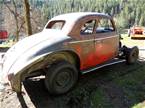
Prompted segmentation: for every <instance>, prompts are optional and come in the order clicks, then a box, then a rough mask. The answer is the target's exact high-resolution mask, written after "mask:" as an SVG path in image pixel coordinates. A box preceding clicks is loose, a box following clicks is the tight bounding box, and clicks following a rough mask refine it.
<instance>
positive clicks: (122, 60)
mask: <svg viewBox="0 0 145 108" xmlns="http://www.w3.org/2000/svg"><path fill="white" fill-rule="evenodd" d="M125 61H126V60H125V59H113V60H110V61H108V62H105V63H103V64H100V65H97V66H96V67H94V68H90V69H87V70H83V71H81V73H82V74H86V73H89V72H92V71H95V70H97V69H100V68H103V67H106V66H110V65H113V64H117V63H122V62H125Z"/></svg>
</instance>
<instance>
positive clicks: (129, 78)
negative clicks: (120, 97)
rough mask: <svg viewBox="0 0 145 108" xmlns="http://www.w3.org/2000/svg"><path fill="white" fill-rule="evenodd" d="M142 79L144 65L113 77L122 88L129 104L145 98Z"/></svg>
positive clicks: (144, 75)
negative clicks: (115, 77)
mask: <svg viewBox="0 0 145 108" xmlns="http://www.w3.org/2000/svg"><path fill="white" fill-rule="evenodd" d="M144 80H145V66H143V67H140V68H139V69H136V70H134V71H132V72H131V73H129V74H126V75H124V76H121V77H119V78H117V79H115V80H114V82H115V83H116V84H117V85H119V86H120V87H121V88H122V89H123V92H124V95H125V97H126V98H127V99H128V100H129V101H130V103H129V104H134V103H137V102H140V101H142V100H144V99H145V86H144V84H142V83H143V81H144Z"/></svg>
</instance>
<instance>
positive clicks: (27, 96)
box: [0, 40, 145, 108]
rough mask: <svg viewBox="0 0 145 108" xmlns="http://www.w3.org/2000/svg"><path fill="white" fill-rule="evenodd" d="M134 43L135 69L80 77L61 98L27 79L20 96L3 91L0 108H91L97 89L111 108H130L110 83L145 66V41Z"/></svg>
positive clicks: (115, 69) (119, 68)
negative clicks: (137, 51) (105, 95)
mask: <svg viewBox="0 0 145 108" xmlns="http://www.w3.org/2000/svg"><path fill="white" fill-rule="evenodd" d="M133 42H134V43H135V44H137V45H138V46H139V48H140V59H141V61H142V62H139V63H138V64H136V67H132V66H127V65H126V64H125V63H120V64H116V65H113V66H107V67H105V68H102V69H99V70H96V71H94V72H92V73H88V74H86V75H83V76H81V78H80V79H79V82H78V84H77V85H76V87H75V88H74V89H73V90H72V91H70V92H69V93H67V94H65V95H61V96H51V95H50V94H49V93H48V92H47V90H46V88H45V86H44V83H43V82H44V79H43V78H42V79H40V78H36V79H29V80H26V81H25V82H23V92H24V93H23V94H16V93H15V92H13V91H11V89H10V87H9V86H7V87H6V90H5V91H4V92H2V94H1V95H0V108H94V105H93V103H92V101H91V97H92V95H94V94H93V93H94V91H96V90H97V89H98V88H99V87H100V86H103V87H104V88H105V90H106V92H107V93H108V94H109V97H108V100H109V101H110V102H112V104H113V106H114V108H129V107H131V106H132V105H133V104H136V103H134V101H128V100H127V99H126V97H124V93H123V92H122V91H121V89H120V88H119V87H118V86H117V85H115V84H114V83H113V82H112V81H113V80H115V79H116V78H120V77H122V76H124V75H126V74H128V73H129V72H131V71H132V70H135V69H136V68H139V67H141V66H142V65H144V64H145V46H144V45H145V44H144V40H141V41H134V40H133ZM140 43H142V44H140ZM127 44H128V43H127ZM129 45H130V44H129ZM142 45H143V46H142ZM144 95H145V94H144Z"/></svg>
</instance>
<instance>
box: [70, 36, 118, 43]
mask: <svg viewBox="0 0 145 108" xmlns="http://www.w3.org/2000/svg"><path fill="white" fill-rule="evenodd" d="M114 37H118V36H109V37H105V38H98V39H90V40H82V41H73V42H69V43H81V42H90V41H98V40H103V39H109V38H114Z"/></svg>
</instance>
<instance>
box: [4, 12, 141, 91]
mask: <svg viewBox="0 0 145 108" xmlns="http://www.w3.org/2000/svg"><path fill="white" fill-rule="evenodd" d="M119 39H120V37H119V35H118V33H117V30H116V27H115V24H114V21H113V19H112V17H111V16H109V15H106V14H103V13H96V12H78V13H69V14H64V15H59V16H56V17H54V18H52V19H51V20H50V21H48V23H47V24H46V26H45V27H44V30H43V31H42V32H40V33H37V34H34V35H32V36H29V37H26V38H24V39H23V40H21V41H19V42H18V43H16V44H15V45H14V46H12V47H11V48H10V49H9V50H8V51H7V52H6V54H5V55H4V57H3V59H2V72H3V73H4V74H5V76H7V77H8V80H9V81H10V83H11V86H12V88H13V90H14V91H16V92H21V82H22V81H24V80H25V79H26V78H29V77H33V76H39V75H44V76H45V82H44V83H45V85H46V88H47V89H48V91H49V93H51V94H63V93H66V92H67V91H69V90H70V89H71V88H72V87H73V86H74V85H75V83H76V82H77V80H78V77H79V75H80V74H82V73H86V72H90V71H92V70H95V69H97V68H100V67H103V66H106V65H109V64H114V63H117V62H118V60H119V59H120V58H123V59H126V61H127V63H128V64H132V63H134V62H136V60H137V58H138V53H139V50H138V48H137V47H133V48H127V47H125V46H123V47H122V45H121V42H120V40H119ZM111 61H113V62H111Z"/></svg>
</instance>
